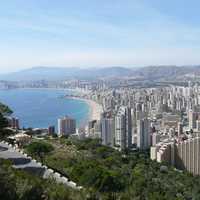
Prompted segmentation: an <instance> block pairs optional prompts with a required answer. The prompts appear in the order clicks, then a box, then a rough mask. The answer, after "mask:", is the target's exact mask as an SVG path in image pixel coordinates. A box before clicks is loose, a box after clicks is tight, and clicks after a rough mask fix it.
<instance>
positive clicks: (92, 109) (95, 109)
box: [65, 96, 103, 121]
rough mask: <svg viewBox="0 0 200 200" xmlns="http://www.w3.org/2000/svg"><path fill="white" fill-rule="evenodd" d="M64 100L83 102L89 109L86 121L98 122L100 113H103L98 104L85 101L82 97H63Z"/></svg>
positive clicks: (88, 100)
mask: <svg viewBox="0 0 200 200" xmlns="http://www.w3.org/2000/svg"><path fill="white" fill-rule="evenodd" d="M65 98H66V99H74V100H80V101H84V102H85V103H86V104H87V105H88V107H89V113H88V117H87V120H86V121H91V120H100V118H101V113H102V112H103V107H102V106H101V105H100V104H98V103H97V102H95V101H93V100H91V99H85V98H83V97H70V96H69V97H65Z"/></svg>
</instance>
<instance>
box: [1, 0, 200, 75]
mask: <svg viewBox="0 0 200 200" xmlns="http://www.w3.org/2000/svg"><path fill="white" fill-rule="evenodd" d="M199 8H200V1H199V0H190V1H189V0H4V1H3V0H2V1H1V4H0V73H4V72H9V71H15V70H19V69H22V68H28V67H32V66H41V65H42V66H44V65H45V66H47V65H48V66H80V67H91V66H111V65H115V66H116V65H117V66H119V65H120V66H122V65H123V66H138V65H139V66H143V65H167V64H177V65H184V64H200V14H199Z"/></svg>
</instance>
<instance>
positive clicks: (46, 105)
mask: <svg viewBox="0 0 200 200" xmlns="http://www.w3.org/2000/svg"><path fill="white" fill-rule="evenodd" d="M72 93H73V92H72V91H70V90H60V89H11V90H0V102H2V103H4V104H6V105H8V106H9V107H10V108H11V109H12V111H13V112H14V113H13V116H14V117H17V118H19V121H20V127H21V128H23V127H24V128H47V127H48V126H55V127H56V129H57V120H58V118H61V117H64V116H69V117H72V118H74V119H76V123H77V127H84V126H85V125H86V122H87V120H88V118H89V112H90V108H89V105H88V104H87V103H86V102H85V101H82V100H79V99H69V98H65V97H64V96H65V95H66V94H68V95H69V94H72Z"/></svg>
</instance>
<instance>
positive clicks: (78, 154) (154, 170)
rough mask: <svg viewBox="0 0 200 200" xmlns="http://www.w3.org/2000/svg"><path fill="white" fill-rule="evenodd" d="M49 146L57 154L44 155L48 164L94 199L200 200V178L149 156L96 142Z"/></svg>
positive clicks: (59, 142)
mask: <svg viewBox="0 0 200 200" xmlns="http://www.w3.org/2000/svg"><path fill="white" fill-rule="evenodd" d="M45 142H46V143H49V144H51V145H52V146H54V150H53V151H51V152H49V153H45V154H44V159H43V161H44V163H45V164H46V165H48V166H49V167H51V168H53V169H55V170H57V171H59V172H60V173H62V174H64V175H65V176H68V177H69V178H70V179H71V180H73V181H75V182H76V183H78V185H81V186H83V187H84V188H85V189H86V190H87V192H88V191H89V192H88V193H89V194H90V197H92V199H109V200H110V199H111V200H112V199H123V200H126V199H127V200H128V199H136V200H187V199H188V200H189V199H191V200H196V199H197V200H198V199H200V178H199V177H193V176H192V175H190V174H188V173H186V172H182V173H181V172H177V171H175V170H174V169H173V168H172V167H170V166H167V167H163V166H166V165H165V164H159V163H156V162H154V161H151V160H150V159H149V155H148V153H145V152H144V153H142V152H118V151H116V150H114V149H112V148H109V147H106V146H102V145H100V141H99V140H92V139H86V140H84V141H80V140H75V139H66V138H60V139H55V138H54V139H46V140H45ZM162 169H165V170H162Z"/></svg>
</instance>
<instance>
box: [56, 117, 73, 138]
mask: <svg viewBox="0 0 200 200" xmlns="http://www.w3.org/2000/svg"><path fill="white" fill-rule="evenodd" d="M74 133H76V120H75V119H72V118H70V117H67V116H66V117H64V118H61V119H58V135H59V136H67V135H71V134H74Z"/></svg>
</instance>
